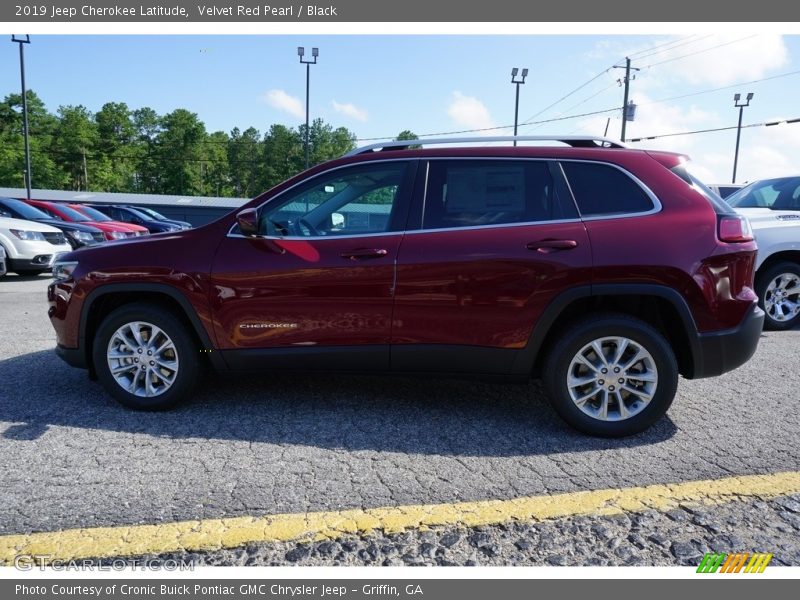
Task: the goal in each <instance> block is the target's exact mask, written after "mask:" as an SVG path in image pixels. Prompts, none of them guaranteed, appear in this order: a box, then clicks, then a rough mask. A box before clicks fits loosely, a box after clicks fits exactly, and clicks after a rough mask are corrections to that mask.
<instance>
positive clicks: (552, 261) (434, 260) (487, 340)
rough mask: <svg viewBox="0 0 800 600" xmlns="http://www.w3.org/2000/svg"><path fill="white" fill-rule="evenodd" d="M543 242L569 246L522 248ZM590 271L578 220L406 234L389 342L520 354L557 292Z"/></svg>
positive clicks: (586, 278) (579, 282) (586, 240)
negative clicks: (462, 345)
mask: <svg viewBox="0 0 800 600" xmlns="http://www.w3.org/2000/svg"><path fill="white" fill-rule="evenodd" d="M544 240H548V241H549V240H556V241H559V242H561V241H569V242H575V246H574V247H570V248H569V249H557V250H555V251H550V252H540V251H538V250H536V249H528V246H529V245H530V246H532V247H534V246H541V245H545V244H547V242H543V241H544ZM555 245H558V244H555ZM570 245H571V244H570ZM591 264H592V259H591V248H590V246H589V238H588V236H587V233H586V228H585V227H584V225H583V223H582V222H580V221H578V222H570V223H547V224H538V225H522V226H501V227H497V228H494V227H492V228H481V229H467V230H453V231H435V232H427V233H425V232H420V233H416V234H407V235H406V237H405V239H404V241H403V245H402V247H401V249H400V255H399V258H398V271H397V291H396V297H395V309H394V318H393V330H392V343H393V344H467V345H475V346H486V347H491V348H506V349H519V348H523V347H524V346H525V344H527V342H528V337H529V336H530V334H531V331H532V329H533V326H534V324H535V323H536V319H537V318H538V317H539V315H540V314H541V313H542V311H543V310H544V308H545V307H546V306H547V304H548V303H549V302H550V301H551V300H552V299H553V298H554V297H555V296H556V295H557V294H558V293H559V292H561V291H563V290H564V289H566V288H568V287H571V286H574V285H585V284H587V283H589V282H590V281H591V279H590V278H591Z"/></svg>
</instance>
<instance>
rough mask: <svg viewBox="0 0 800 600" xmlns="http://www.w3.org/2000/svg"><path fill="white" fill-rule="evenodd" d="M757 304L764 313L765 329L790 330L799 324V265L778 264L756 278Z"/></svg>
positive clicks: (789, 263) (790, 263)
mask: <svg viewBox="0 0 800 600" xmlns="http://www.w3.org/2000/svg"><path fill="white" fill-rule="evenodd" d="M756 294H758V303H759V304H760V305H761V308H762V309H764V312H765V313H766V318H765V320H764V328H765V329H773V330H784V329H791V328H792V327H794V326H795V325H797V324H798V323H800V265H798V264H797V263H792V262H782V263H778V264H777V265H774V266H772V267H770V268H769V269H767V271H766V272H765V273H764V274H763V275H760V276H759V277H758V281H757V284H756Z"/></svg>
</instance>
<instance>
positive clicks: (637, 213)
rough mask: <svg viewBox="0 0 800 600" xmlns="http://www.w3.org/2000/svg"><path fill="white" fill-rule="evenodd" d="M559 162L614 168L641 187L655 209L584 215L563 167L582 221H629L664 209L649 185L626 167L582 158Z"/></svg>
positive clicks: (562, 168)
mask: <svg viewBox="0 0 800 600" xmlns="http://www.w3.org/2000/svg"><path fill="white" fill-rule="evenodd" d="M558 162H559V164H561V163H565V162H571V163H584V164H592V165H605V166H607V167H613V168H615V169H616V170H617V171H620V172H621V173H623V174H624V175H627V177H628V178H629V179H630V180H631V181H633V183H634V184H636V185H637V186H638V187H639V189H641V190H642V191H643V192H644V193H645V195H646V196H647V197H648V199H649V200H650V202H652V204H653V207H652V208H651V209H649V210H643V211H635V212H624V213H607V214H602V215H583V214H582V213H581V210H580V205H579V204H578V199H577V198H576V197H575V193H574V192H573V191H572V186H571V185H570V183H569V177H567V174H566V172H564V167H563V166H562V167H561V170H562V172H564V179H565V180H566V182H567V187H568V188H569V191H570V194H572V200H573V201H574V202H575V206H576V207H577V209H578V214H579V215H580V217H581V220H583V221H601V220H610V219H629V218H631V217H646V216H647V215H654V214H656V213H659V212H661V211H662V209H663V206H662V204H661V201H660V200H659V199H658V196H656V195H655V193H653V190H651V189H650V188H649V187H648V186H647V184H645V183H644V182H643V181H642V180H641V179H639V178H638V177H636V175H634V174H633V173H631V172H630V171H628V170H627V169H625V168H624V167H621V166H619V165H615V164H614V163H610V162H605V161H601V160H586V159H580V158H559V159H558Z"/></svg>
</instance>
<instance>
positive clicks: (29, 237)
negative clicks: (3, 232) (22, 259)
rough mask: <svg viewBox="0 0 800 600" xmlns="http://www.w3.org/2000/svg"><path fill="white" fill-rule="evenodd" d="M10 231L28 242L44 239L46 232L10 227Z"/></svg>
mask: <svg viewBox="0 0 800 600" xmlns="http://www.w3.org/2000/svg"><path fill="white" fill-rule="evenodd" d="M9 231H10V232H11V233H13V234H14V235H15V236H17V237H18V238H19V239H21V240H25V241H28V242H43V241H44V234H43V233H42V232H41V231H26V230H24V229H9Z"/></svg>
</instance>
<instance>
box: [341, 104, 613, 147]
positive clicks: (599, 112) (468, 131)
mask: <svg viewBox="0 0 800 600" xmlns="http://www.w3.org/2000/svg"><path fill="white" fill-rule="evenodd" d="M615 110H619V106H615V107H614V108H606V109H604V110H595V111H592V112H586V113H581V114H578V115H568V116H566V117H553V118H552V119H544V120H543V121H531V122H530V123H526V125H540V124H542V123H553V122H555V121H566V120H568V119H578V118H580V117H589V116H592V115H601V114H604V113H609V112H613V111H615ZM498 129H514V124H513V123H512V124H511V125H496V126H494V127H480V128H477V129H461V130H459V131H438V132H436V133H420V134H417V137H418V138H420V139H421V138H425V137H434V136H443V135H456V134H460V133H481V132H483V131H497V130H498ZM392 137H393V136H386V135H385V136H382V137H368V138H356V141H357V142H375V141H381V140H388V139H391V138H392ZM413 142H414V140H409V143H413Z"/></svg>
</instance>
